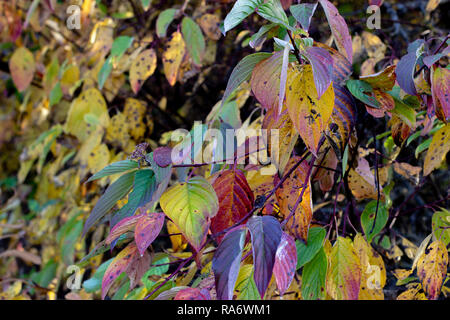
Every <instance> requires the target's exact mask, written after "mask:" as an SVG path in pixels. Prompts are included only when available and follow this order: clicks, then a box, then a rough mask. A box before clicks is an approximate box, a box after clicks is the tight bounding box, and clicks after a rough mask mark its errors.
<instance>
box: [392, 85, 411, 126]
mask: <svg viewBox="0 0 450 320" xmlns="http://www.w3.org/2000/svg"><path fill="white" fill-rule="evenodd" d="M388 93H389V94H390V92H388ZM391 96H392V97H393V98H394V101H395V108H394V109H393V110H391V111H390V112H392V113H395V114H396V115H398V116H399V118H400V119H402V121H404V122H405V123H406V124H407V125H408V126H409V127H411V128H415V127H416V111H415V110H414V109H413V108H411V107H410V106H408V105H407V104H406V103H404V102H403V101H401V100H399V99H398V98H397V97H396V96H394V95H392V94H391Z"/></svg>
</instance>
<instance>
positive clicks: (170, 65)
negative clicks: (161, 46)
mask: <svg viewBox="0 0 450 320" xmlns="http://www.w3.org/2000/svg"><path fill="white" fill-rule="evenodd" d="M185 53H186V45H185V43H184V40H183V37H182V35H181V32H178V31H176V32H174V33H173V34H172V36H171V39H170V40H169V42H168V43H167V46H166V48H165V51H164V53H163V66H164V73H165V75H166V78H167V81H169V83H170V85H171V86H173V85H175V82H176V81H177V75H178V70H179V68H180V65H181V62H182V60H183V57H184V54H185Z"/></svg>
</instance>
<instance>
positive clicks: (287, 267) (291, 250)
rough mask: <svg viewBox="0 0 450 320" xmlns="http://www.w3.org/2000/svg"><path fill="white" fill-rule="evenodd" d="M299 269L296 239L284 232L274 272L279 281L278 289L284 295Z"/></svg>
mask: <svg viewBox="0 0 450 320" xmlns="http://www.w3.org/2000/svg"><path fill="white" fill-rule="evenodd" d="M296 269H297V249H296V246H295V241H294V239H293V238H292V237H291V236H290V235H288V234H287V233H285V232H283V234H282V236H281V241H280V244H279V245H278V249H277V253H276V258H275V264H274V266H273V274H274V275H275V280H276V282H277V287H278V291H279V292H280V295H281V296H282V295H283V294H284V293H285V292H286V290H287V289H288V288H289V286H290V285H291V282H292V279H294V274H295V271H296Z"/></svg>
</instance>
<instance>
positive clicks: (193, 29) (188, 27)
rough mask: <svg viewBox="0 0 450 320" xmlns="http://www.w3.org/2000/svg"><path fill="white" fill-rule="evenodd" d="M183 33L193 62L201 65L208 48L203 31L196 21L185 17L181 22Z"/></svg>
mask: <svg viewBox="0 0 450 320" xmlns="http://www.w3.org/2000/svg"><path fill="white" fill-rule="evenodd" d="M181 33H182V34H183V38H184V41H185V42H186V46H187V49H188V51H189V54H190V55H191V57H192V60H194V63H195V64H196V65H201V63H202V59H203V55H204V53H205V46H206V45H205V38H204V37H203V34H202V30H201V29H200V27H199V26H198V24H197V23H195V21H194V20H192V19H191V18H189V17H184V18H183V21H182V22H181Z"/></svg>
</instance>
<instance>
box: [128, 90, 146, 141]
mask: <svg viewBox="0 0 450 320" xmlns="http://www.w3.org/2000/svg"><path fill="white" fill-rule="evenodd" d="M146 111H147V108H146V106H145V105H144V104H143V103H142V102H141V101H139V100H137V99H134V98H128V99H127V100H126V101H125V108H124V110H123V114H124V115H125V117H126V119H127V122H128V128H129V132H130V134H131V136H132V137H133V138H134V139H135V140H136V141H137V140H139V139H141V138H142V137H143V136H144V133H145V129H146V128H145V125H144V121H143V119H144V115H145V113H146Z"/></svg>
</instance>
